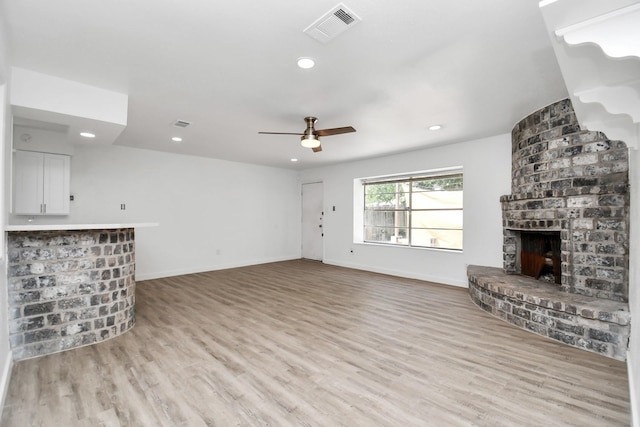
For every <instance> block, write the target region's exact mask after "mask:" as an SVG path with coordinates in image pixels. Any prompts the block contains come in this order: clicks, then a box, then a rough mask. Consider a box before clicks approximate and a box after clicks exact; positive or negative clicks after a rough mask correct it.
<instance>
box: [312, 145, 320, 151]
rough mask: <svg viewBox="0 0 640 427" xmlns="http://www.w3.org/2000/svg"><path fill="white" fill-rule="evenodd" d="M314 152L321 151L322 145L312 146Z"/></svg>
mask: <svg viewBox="0 0 640 427" xmlns="http://www.w3.org/2000/svg"><path fill="white" fill-rule="evenodd" d="M312 150H313V152H314V153H317V152H318V151H322V145H318V146H317V147H314V148H312Z"/></svg>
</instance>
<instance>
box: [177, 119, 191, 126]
mask: <svg viewBox="0 0 640 427" xmlns="http://www.w3.org/2000/svg"><path fill="white" fill-rule="evenodd" d="M173 125H174V126H175V127H177V128H186V127H187V126H191V122H187V121H184V120H176V121H175V122H174V123H173Z"/></svg>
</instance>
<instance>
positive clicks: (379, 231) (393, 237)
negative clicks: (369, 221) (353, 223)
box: [364, 227, 409, 245]
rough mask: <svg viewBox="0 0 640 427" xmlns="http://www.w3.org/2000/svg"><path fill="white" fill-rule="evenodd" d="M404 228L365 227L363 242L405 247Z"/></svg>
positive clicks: (405, 236) (405, 231)
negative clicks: (393, 244)
mask: <svg viewBox="0 0 640 427" xmlns="http://www.w3.org/2000/svg"><path fill="white" fill-rule="evenodd" d="M407 234H408V233H407V229H406V228H394V227H365V228H364V240H365V241H368V242H380V243H395V244H399V245H407V244H408V243H409V241H408V239H407Z"/></svg>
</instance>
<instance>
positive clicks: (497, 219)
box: [301, 135, 511, 286]
mask: <svg viewBox="0 0 640 427" xmlns="http://www.w3.org/2000/svg"><path fill="white" fill-rule="evenodd" d="M454 166H462V167H463V168H464V251H463V252H462V253H460V252H453V251H440V250H431V249H409V248H401V247H389V246H383V245H368V244H354V243H353V234H354V233H353V210H354V209H353V180H354V179H355V178H362V177H371V176H380V175H387V174H399V173H405V172H414V171H421V170H431V169H440V168H447V167H454ZM313 181H323V182H324V204H325V209H324V211H325V216H324V221H323V222H324V232H325V235H324V262H325V263H327V264H335V265H340V266H345V267H352V268H357V269H364V270H370V271H376V272H380V273H388V274H393V275H398V276H403V277H411V278H418V279H423V280H430V281H435V282H439V283H445V284H450V285H457V286H467V279H466V265H468V264H479V265H485V266H495V267H502V219H501V218H502V217H501V207H500V196H502V195H505V194H509V193H510V192H511V136H510V135H499V136H495V137H490V138H485V139H480V140H474V141H469V142H465V143H459V144H453V145H448V146H443V147H435V148H430V149H425V150H420V151H414V152H410V153H403V154H399V155H395V156H388V157H384V158H376V159H370V160H364V161H359V162H352V163H345V164H340V165H337V166H332V167H326V168H318V169H312V170H307V171H304V172H302V174H301V182H313ZM333 206H335V207H336V210H335V211H333ZM351 250H353V253H351V252H350V251H351Z"/></svg>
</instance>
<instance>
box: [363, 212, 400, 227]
mask: <svg viewBox="0 0 640 427" xmlns="http://www.w3.org/2000/svg"><path fill="white" fill-rule="evenodd" d="M364 225H365V226H373V227H407V226H408V225H409V212H407V211H380V210H365V211H364Z"/></svg>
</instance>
